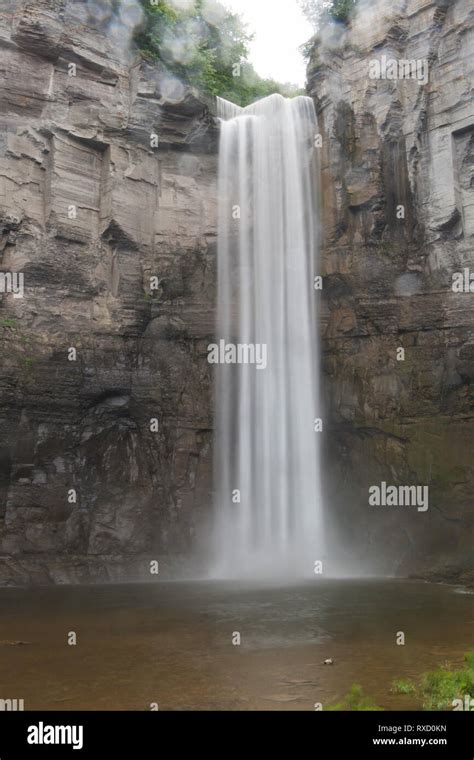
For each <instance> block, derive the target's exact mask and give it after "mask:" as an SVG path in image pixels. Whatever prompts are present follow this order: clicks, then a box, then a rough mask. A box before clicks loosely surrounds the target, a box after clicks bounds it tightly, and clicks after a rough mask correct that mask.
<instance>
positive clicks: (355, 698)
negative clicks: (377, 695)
mask: <svg viewBox="0 0 474 760" xmlns="http://www.w3.org/2000/svg"><path fill="white" fill-rule="evenodd" d="M325 709H326V710H331V711H335V710H350V711H358V712H369V711H370V712H372V711H381V710H382V708H381V707H377V705H376V704H375V703H374V702H373V701H372V700H371V699H370V697H368V696H367V695H366V694H364V690H363V688H362V686H360V685H359V684H357V683H354V684H352V686H351V688H350V690H349V691H348V693H347V694H346V696H345V697H344V698H343V700H342V702H337V703H336V704H333V705H329V706H328V707H326V708H325Z"/></svg>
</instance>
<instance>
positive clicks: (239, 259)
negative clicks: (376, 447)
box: [209, 95, 323, 577]
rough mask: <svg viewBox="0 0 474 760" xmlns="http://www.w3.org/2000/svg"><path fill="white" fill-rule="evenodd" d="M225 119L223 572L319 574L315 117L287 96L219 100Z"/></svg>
mask: <svg viewBox="0 0 474 760" xmlns="http://www.w3.org/2000/svg"><path fill="white" fill-rule="evenodd" d="M218 115H219V116H220V117H221V119H222V122H221V136H220V153H219V237H218V309H217V311H218V315H217V336H218V340H217V342H216V344H215V345H214V346H212V347H210V353H211V352H212V354H213V357H212V359H211V357H210V356H209V360H210V361H214V362H215V363H216V367H215V368H214V371H215V373H216V376H215V377H216V386H215V395H216V414H215V419H216V423H215V447H214V448H215V462H214V469H215V494H216V503H215V534H214V563H215V564H214V568H213V572H214V574H215V575H217V576H220V577H244V576H252V577H256V576H259V575H262V576H265V575H276V574H278V575H292V576H298V575H310V574H311V573H312V572H313V571H314V565H315V562H319V561H320V560H321V559H322V552H323V520H322V498H321V474H320V462H319V440H320V437H321V435H320V432H319V430H320V427H319V425H318V423H317V422H316V420H317V419H318V418H319V417H320V402H319V351H318V331H317V315H316V300H317V294H316V292H315V290H314V279H315V275H316V274H317V272H316V269H315V266H316V261H317V242H318V234H317V233H318V228H317V184H316V181H315V177H316V171H315V153H316V151H315V148H314V138H315V134H316V132H317V126H316V115H315V110H314V105H313V101H312V100H311V99H310V98H306V97H298V98H294V99H292V100H289V99H286V98H283V97H282V96H281V95H271V96H270V97H267V98H264V99H262V100H260V101H258V102H256V103H254V104H252V105H251V106H248V107H247V108H244V109H241V108H239V107H238V106H235V105H233V104H232V103H228V102H227V101H223V100H222V99H218ZM258 357H260V358H262V357H265V361H261V362H260V363H259V362H258V360H257V359H258Z"/></svg>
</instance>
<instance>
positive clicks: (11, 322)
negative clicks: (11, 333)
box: [0, 319, 16, 330]
mask: <svg viewBox="0 0 474 760" xmlns="http://www.w3.org/2000/svg"><path fill="white" fill-rule="evenodd" d="M0 327H9V328H10V329H11V330H14V329H15V327H16V319H0Z"/></svg>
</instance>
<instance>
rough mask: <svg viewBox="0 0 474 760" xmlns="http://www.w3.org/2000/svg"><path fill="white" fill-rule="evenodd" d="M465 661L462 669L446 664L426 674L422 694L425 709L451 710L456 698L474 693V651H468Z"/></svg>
mask: <svg viewBox="0 0 474 760" xmlns="http://www.w3.org/2000/svg"><path fill="white" fill-rule="evenodd" d="M464 662H465V665H464V667H463V668H461V669H460V670H450V669H449V668H448V667H447V666H446V667H440V668H437V669H436V670H432V671H431V672H429V673H425V674H424V676H423V678H422V680H421V684H420V694H421V698H422V702H423V708H424V709H425V710H450V709H452V703H453V700H454V699H462V698H463V697H464V695H465V694H470V695H471V694H474V652H468V653H466V654H465V655H464Z"/></svg>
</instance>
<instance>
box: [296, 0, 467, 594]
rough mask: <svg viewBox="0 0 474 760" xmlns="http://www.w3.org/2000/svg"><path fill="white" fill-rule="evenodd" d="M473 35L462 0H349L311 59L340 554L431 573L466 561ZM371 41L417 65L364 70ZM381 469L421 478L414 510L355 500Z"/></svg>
mask: <svg viewBox="0 0 474 760" xmlns="http://www.w3.org/2000/svg"><path fill="white" fill-rule="evenodd" d="M473 50H474V7H473V5H472V2H471V0H451V1H449V0H447V1H444V0H438V1H434V2H430V1H429V0H408V1H407V0H403V2H397V1H395V2H391V3H386V2H381V0H374V2H370V3H364V2H362V0H361V2H360V4H359V11H358V13H357V15H356V18H355V19H354V21H353V23H352V25H351V27H350V28H349V29H345V28H344V29H343V30H341V27H340V26H338V27H334V28H332V29H331V28H327V29H326V30H324V31H323V33H322V35H321V37H320V38H319V39H317V40H315V44H314V46H313V49H312V56H311V62H310V66H309V92H310V94H311V95H312V96H313V97H314V99H315V102H316V106H317V111H318V118H319V128H320V132H321V136H322V148H321V162H322V204H323V209H322V212H323V220H324V224H323V232H324V244H323V264H322V266H323V272H322V273H323V275H324V289H323V293H324V295H323V306H322V312H323V333H324V371H325V378H324V381H323V384H324V387H325V394H326V399H325V401H326V414H327V415H328V422H329V435H328V440H327V445H326V452H325V455H326V458H327V469H326V472H327V476H328V482H327V503H328V508H329V510H330V511H331V513H332V515H333V517H334V523H335V524H336V525H337V528H338V530H339V531H341V532H340V534H339V535H340V536H341V535H342V537H343V541H344V544H345V552H343V553H342V557H341V559H342V560H344V557H347V559H348V558H349V556H352V558H353V550H354V548H355V549H356V552H355V554H356V559H359V560H360V563H361V566H366V567H368V568H372V569H374V570H377V571H379V572H380V571H382V572H398V573H403V574H410V573H414V574H420V575H422V576H426V577H433V578H436V577H438V578H440V579H441V578H442V579H446V580H448V579H453V580H454V579H456V578H464V579H468V580H469V579H471V580H472V578H473V567H474V562H473V525H474V509H473V503H474V463H473V456H472V451H473V445H474V385H473V380H474V292H462V293H455V292H453V289H452V284H453V274H455V273H462V272H464V269H465V268H470V271H471V272H472V273H473V280H474V249H473V243H474V57H473ZM383 56H385V60H386V61H390V60H395V61H397V62H398V61H403V60H406V61H416V62H420V64H419V66H420V68H419V69H418V70H419V71H420V74H421V76H420V77H419V81H417V79H407V78H404V79H397V80H394V79H388V78H387V79H382V78H381V79H374V78H372V77H371V71H372V76H373V75H374V73H377V71H376V69H374V68H372V70H371V66H373V61H374V60H375V61H380V62H382V58H383ZM423 62H426V64H427V66H428V72H429V78H428V81H423V75H422V74H423V69H422V68H421V66H422V65H423ZM400 207H403V209H402V208H400ZM472 290H473V291H474V283H473V286H472ZM400 348H402V349H404V360H399V358H400V357H402V356H403V352H399V349H400ZM382 481H385V482H386V483H387V484H388V485H392V484H393V485H397V486H398V485H412V484H419V485H428V486H429V508H428V510H427V511H425V512H421V511H417V509H415V508H412V507H390V506H380V507H377V506H369V503H368V489H369V488H370V486H372V485H377V484H378V485H380V483H381V482H382ZM351 547H352V549H351Z"/></svg>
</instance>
